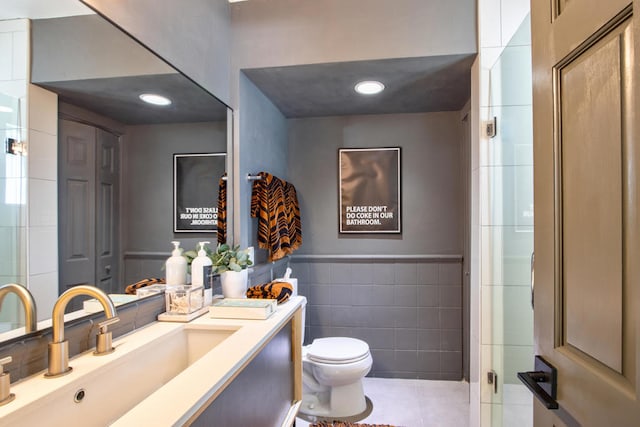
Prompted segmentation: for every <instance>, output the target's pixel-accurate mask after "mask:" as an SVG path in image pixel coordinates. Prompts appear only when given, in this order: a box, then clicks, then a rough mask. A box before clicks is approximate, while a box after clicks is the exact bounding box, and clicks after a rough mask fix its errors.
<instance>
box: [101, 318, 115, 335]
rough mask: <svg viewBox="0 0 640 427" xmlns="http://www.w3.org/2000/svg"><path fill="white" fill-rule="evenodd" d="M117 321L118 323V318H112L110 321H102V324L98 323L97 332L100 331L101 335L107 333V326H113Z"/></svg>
mask: <svg viewBox="0 0 640 427" xmlns="http://www.w3.org/2000/svg"><path fill="white" fill-rule="evenodd" d="M119 321H120V318H119V317H118V316H114V317H112V318H110V319H106V320H103V321H102V322H100V323H98V330H99V331H100V333H101V334H104V333H106V332H107V326H109V325H113V324H114V323H117V322H119Z"/></svg>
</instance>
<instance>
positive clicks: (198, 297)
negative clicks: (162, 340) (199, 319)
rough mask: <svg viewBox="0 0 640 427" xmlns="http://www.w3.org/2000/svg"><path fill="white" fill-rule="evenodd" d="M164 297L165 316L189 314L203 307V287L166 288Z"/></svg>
mask: <svg viewBox="0 0 640 427" xmlns="http://www.w3.org/2000/svg"><path fill="white" fill-rule="evenodd" d="M164 296H165V301H166V309H167V314H171V315H173V314H190V313H193V312H196V311H198V310H200V309H201V308H202V307H203V306H204V287H203V286H197V287H194V286H167V288H166V290H165V293H164Z"/></svg>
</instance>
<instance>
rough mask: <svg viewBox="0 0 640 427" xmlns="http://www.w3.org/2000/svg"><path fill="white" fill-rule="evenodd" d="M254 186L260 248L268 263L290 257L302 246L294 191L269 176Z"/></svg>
mask: <svg viewBox="0 0 640 427" xmlns="http://www.w3.org/2000/svg"><path fill="white" fill-rule="evenodd" d="M258 175H259V176H260V177H261V179H258V180H256V181H254V182H253V189H252V192H251V216H252V217H254V218H258V247H259V248H262V249H267V250H268V251H269V261H276V260H278V259H281V258H283V257H284V256H286V255H288V254H290V253H291V252H293V251H294V250H295V249H297V248H299V247H300V245H301V244H302V227H301V222H300V207H299V205H298V198H297V196H296V190H295V187H294V186H293V185H292V184H289V183H287V182H286V181H283V180H281V179H279V178H278V177H276V176H273V175H271V174H269V173H267V172H260V173H259V174H258Z"/></svg>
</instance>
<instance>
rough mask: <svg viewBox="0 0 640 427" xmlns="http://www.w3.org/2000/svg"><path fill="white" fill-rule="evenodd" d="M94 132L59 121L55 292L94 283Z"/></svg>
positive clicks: (66, 121)
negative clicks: (56, 281)
mask: <svg viewBox="0 0 640 427" xmlns="http://www.w3.org/2000/svg"><path fill="white" fill-rule="evenodd" d="M95 138H96V137H95V129H94V128H92V127H91V126H87V125H84V124H81V123H76V122H71V121H68V120H60V141H61V143H60V144H59V147H60V154H59V163H60V164H59V167H60V170H59V184H58V188H59V191H58V197H59V211H60V212H59V219H60V220H59V221H60V230H59V236H60V238H59V252H60V263H61V265H60V285H59V288H60V289H59V291H60V292H64V291H65V290H67V289H68V288H70V287H72V286H75V285H79V284H87V283H88V284H93V283H95V246H94V242H95V236H94V229H95V222H94V221H95V191H94V188H95V166H94V165H95Z"/></svg>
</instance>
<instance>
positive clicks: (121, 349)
mask: <svg viewBox="0 0 640 427" xmlns="http://www.w3.org/2000/svg"><path fill="white" fill-rule="evenodd" d="M156 326H157V327H156ZM154 327H156V328H155V329H157V330H153V328H154ZM146 329H147V328H144V329H142V330H139V331H136V332H134V333H132V334H130V335H128V336H124V337H122V338H120V339H118V340H115V341H114V347H115V351H114V352H113V353H110V354H108V355H104V356H94V355H92V354H91V352H89V353H85V354H83V355H80V356H78V357H76V358H74V359H71V360H70V361H69V365H70V366H71V367H72V368H73V370H72V371H71V372H70V373H69V374H68V375H65V376H64V377H59V378H51V379H48V378H44V376H42V375H41V374H39V375H37V376H33V377H30V378H28V379H26V380H24V381H22V382H20V383H18V384H15V385H14V386H13V387H12V392H13V393H15V395H16V399H15V400H14V401H13V402H11V404H9V405H6V406H5V407H4V408H2V411H4V410H5V408H6V410H7V411H10V412H7V413H6V414H5V413H4V412H2V413H0V425H3V426H4V425H47V426H65V427H68V426H70V425H75V424H77V423H78V422H81V423H82V425H83V426H105V425H109V424H110V423H112V422H113V421H115V420H116V419H118V418H119V417H121V416H122V415H123V414H124V413H126V412H127V411H129V410H130V409H131V408H133V407H134V406H136V405H137V404H138V403H139V402H140V401H142V400H143V399H145V398H146V397H147V396H149V395H150V394H152V393H153V392H154V391H156V390H158V389H159V388H161V387H162V386H163V385H165V384H166V383H167V382H169V381H170V380H171V379H172V378H174V377H176V376H177V375H179V374H180V373H181V372H183V371H184V370H185V369H187V368H189V366H191V365H192V364H194V363H196V362H197V361H198V359H200V358H201V357H202V356H203V355H205V354H206V353H208V352H209V351H210V350H212V349H213V348H215V347H216V346H218V345H219V344H220V343H222V342H223V341H224V340H225V339H227V338H228V337H229V336H231V335H232V334H233V333H234V332H236V331H237V328H235V329H231V328H227V329H212V328H202V327H200V328H197V327H194V326H193V325H189V324H179V325H176V324H167V323H157V324H155V325H152V326H150V327H148V329H149V330H146ZM159 409H160V408H159Z"/></svg>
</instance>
